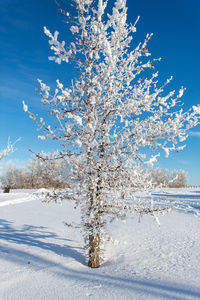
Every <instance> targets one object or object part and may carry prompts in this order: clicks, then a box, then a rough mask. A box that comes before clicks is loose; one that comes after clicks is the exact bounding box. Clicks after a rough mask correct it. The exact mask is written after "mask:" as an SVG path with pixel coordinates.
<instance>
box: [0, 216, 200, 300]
mask: <svg viewBox="0 0 200 300" xmlns="http://www.w3.org/2000/svg"><path fill="white" fill-rule="evenodd" d="M11 224H12V223H11V222H8V221H6V220H0V239H2V240H5V241H10V242H13V243H15V244H23V245H27V246H30V247H38V248H41V249H44V250H50V251H52V252H54V253H56V254H60V255H64V256H65V257H67V256H69V257H72V258H74V259H75V260H76V261H78V262H80V263H81V264H82V268H86V267H85V266H84V257H83V255H82V254H81V253H80V252H79V251H78V250H77V249H80V248H75V247H71V246H67V245H65V246H60V245H56V244H54V243H52V242H48V239H50V238H53V239H55V240H62V241H63V242H65V243H67V242H68V243H69V242H70V241H71V240H69V239H62V238H59V237H58V236H57V235H56V234H55V233H52V232H49V231H45V230H46V228H45V227H36V226H29V225H24V226H23V228H22V229H21V230H18V229H15V228H13V227H12V225H11ZM0 252H2V253H6V254H5V256H4V259H6V260H8V261H10V262H13V263H15V264H19V265H22V266H25V264H27V261H28V260H29V261H30V262H31V264H30V268H31V269H32V270H34V271H38V270H42V269H48V272H50V273H53V274H54V275H57V276H59V277H61V278H64V279H67V280H76V281H79V282H80V283H84V282H85V283H86V285H87V286H88V283H91V287H92V286H94V284H98V285H100V286H102V288H104V287H108V288H109V287H112V288H114V289H115V290H116V291H117V290H123V291H125V290H126V291H129V292H133V293H134V292H139V293H142V294H143V295H145V294H146V295H152V296H154V297H165V299H176V300H181V299H186V297H187V296H189V297H195V298H200V291H199V292H195V291H193V290H192V289H190V287H188V288H187V287H185V286H183V285H178V284H177V285H176V284H174V283H171V282H155V281H147V280H140V279H137V278H123V277H120V276H117V275H116V276H114V275H113V276H111V275H109V272H110V267H109V268H107V266H106V264H104V265H102V267H101V268H100V269H92V270H91V269H88V268H87V269H86V271H83V270H81V269H80V270H79V271H78V270H74V269H72V268H69V267H68V266H65V265H64V264H61V263H58V262H55V261H53V260H50V259H49V258H47V257H46V256H45V257H42V256H39V255H36V254H32V253H29V252H28V251H25V250H19V249H15V248H14V247H12V246H4V245H0ZM106 273H108V274H106ZM76 284H77V283H76Z"/></svg>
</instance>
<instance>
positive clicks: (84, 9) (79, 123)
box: [23, 0, 200, 268]
mask: <svg viewBox="0 0 200 300" xmlns="http://www.w3.org/2000/svg"><path fill="white" fill-rule="evenodd" d="M73 3H74V8H75V11H76V12H75V13H74V14H71V13H69V12H65V11H64V10H63V9H61V11H62V12H63V14H64V15H65V16H66V23H67V24H71V25H70V26H71V27H70V30H71V33H72V35H74V39H73V42H71V43H69V45H67V46H66V45H65V42H64V41H63V42H59V41H58V32H57V31H56V32H55V33H54V34H52V33H51V32H50V31H49V30H48V29H47V28H46V27H44V32H45V34H46V35H47V36H48V37H49V40H50V41H49V44H50V48H51V50H53V51H54V53H55V56H51V57H49V59H50V60H52V61H55V62H56V63H58V64H60V63H61V62H66V63H68V61H70V60H71V61H72V62H73V63H74V65H76V68H77V77H76V78H75V80H74V81H73V83H72V86H71V87H70V88H67V87H65V86H64V85H63V83H61V82H60V81H59V80H57V81H56V82H57V87H56V89H55V91H51V89H50V87H49V86H48V85H46V84H45V83H43V82H42V81H41V80H39V83H40V86H41V95H42V100H41V101H42V103H43V104H45V105H47V106H48V109H47V111H48V112H49V113H50V114H51V115H52V116H54V117H55V121H57V123H56V125H55V124H52V125H51V126H50V125H48V124H47V123H46V122H45V121H44V119H43V118H40V117H38V116H37V115H35V114H32V113H31V112H30V111H29V110H28V107H27V105H26V104H25V103H23V107H24V111H26V112H28V114H29V116H30V117H31V118H32V119H33V120H35V121H37V122H38V124H39V126H40V128H43V130H44V135H41V136H39V138H41V139H42V140H45V139H47V138H50V139H53V140H55V141H60V143H61V145H62V146H63V149H62V150H61V151H60V152H59V156H58V157H64V158H66V161H67V162H69V164H70V165H71V166H72V167H71V175H70V189H71V190H70V195H73V197H71V198H73V199H75V200H76V203H77V204H80V205H81V211H82V225H83V228H84V230H85V240H86V248H87V249H88V257H89V260H88V266H90V267H92V268H95V267H99V265H100V251H101V247H102V243H103V240H104V238H105V237H106V234H107V233H106V231H105V228H106V224H107V222H108V220H110V219H113V218H115V217H118V218H122V219H123V218H125V217H126V214H127V213H128V212H130V211H131V212H138V213H139V214H143V213H146V214H150V215H154V216H155V215H156V214H157V213H159V211H160V210H161V209H159V208H152V206H149V207H144V206H142V207H140V206H139V204H137V202H136V198H135V194H134V192H135V191H136V190H141V189H148V188H149V187H150V186H151V182H150V180H148V174H147V173H146V172H145V169H144V168H143V169H142V168H141V166H142V165H144V164H146V165H148V166H152V165H153V163H154V162H155V161H157V158H158V157H159V155H160V154H159V152H158V149H159V148H160V149H163V150H164V151H165V154H166V156H168V155H169V153H170V152H171V151H180V150H182V149H183V148H184V146H181V145H180V142H183V141H185V140H186V138H187V133H186V132H187V130H188V129H190V128H193V127H194V126H196V125H197V124H198V123H199V114H200V106H193V107H192V108H191V109H189V111H187V112H184V111H183V109H182V108H180V106H179V104H180V98H181V97H182V95H183V92H184V88H181V89H180V91H179V92H178V94H177V95H176V94H175V91H170V92H165V93H164V89H165V86H166V85H167V84H168V83H169V82H170V81H171V78H170V79H168V80H167V81H166V82H165V83H164V84H159V79H158V72H155V71H154V69H155V67H154V66H153V64H154V62H155V61H157V59H149V57H150V53H149V51H148V49H147V44H148V42H149V40H150V39H151V36H152V35H151V34H150V35H149V34H147V36H146V38H145V40H144V42H143V43H140V44H139V45H138V46H137V47H136V48H135V49H133V50H131V42H132V39H133V33H134V32H135V31H136V27H135V25H136V23H137V21H136V22H135V24H134V25H128V24H127V7H126V0H117V1H116V2H115V4H114V7H113V10H112V13H111V14H106V13H105V10H106V6H107V3H108V1H103V0H99V1H98V3H97V1H95V0H94V1H93V0H74V1H73ZM145 70H147V72H146V73H145ZM54 125H55V126H54ZM146 149H148V151H146ZM150 152H151V154H150V155H147V153H150ZM58 157H55V159H56V158H58ZM68 192H69V190H67V191H66V197H67V195H69V194H68ZM54 195H55V193H54ZM59 196H60V197H61V198H63V197H64V198H65V196H64V195H63V194H57V197H59ZM131 199H132V200H133V201H131Z"/></svg>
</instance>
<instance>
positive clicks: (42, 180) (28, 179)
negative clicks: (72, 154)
mask: <svg viewBox="0 0 200 300" xmlns="http://www.w3.org/2000/svg"><path fill="white" fill-rule="evenodd" d="M63 169H65V172H63ZM66 171H67V168H66V164H65V162H64V161H63V160H62V159H60V160H53V159H52V160H41V159H38V158H37V157H34V158H33V159H32V160H31V161H30V163H29V164H28V165H27V166H26V167H23V168H19V167H16V166H15V165H13V164H10V165H9V166H8V167H7V169H6V170H5V171H4V173H3V175H2V176H1V177H0V183H1V187H2V188H4V189H5V188H6V187H8V188H10V189H39V188H65V187H69V184H68V182H69V181H70V180H69V181H68V180H67V177H68V176H70V174H69V175H67V176H66ZM62 174H64V175H62ZM149 174H150V175H149V176H150V177H151V181H152V185H153V186H154V187H158V186H160V187H171V188H181V187H186V186H187V175H186V172H185V171H184V170H175V171H173V172H169V171H168V170H167V169H160V168H152V169H150V170H149Z"/></svg>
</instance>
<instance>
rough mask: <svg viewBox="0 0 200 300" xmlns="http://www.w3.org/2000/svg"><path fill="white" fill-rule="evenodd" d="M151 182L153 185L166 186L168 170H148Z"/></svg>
mask: <svg viewBox="0 0 200 300" xmlns="http://www.w3.org/2000/svg"><path fill="white" fill-rule="evenodd" d="M150 176H151V179H152V183H153V185H154V186H155V187H158V186H160V187H168V184H169V171H168V170H166V169H160V168H153V169H151V171H150Z"/></svg>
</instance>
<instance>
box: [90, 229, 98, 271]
mask: <svg viewBox="0 0 200 300" xmlns="http://www.w3.org/2000/svg"><path fill="white" fill-rule="evenodd" d="M99 254H100V235H99V233H97V234H96V235H95V236H94V235H92V234H91V235H90V236H89V261H88V266H89V267H90V268H98V267H100V257H99Z"/></svg>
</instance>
